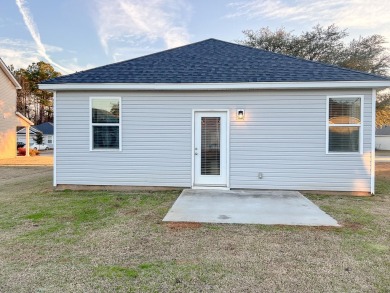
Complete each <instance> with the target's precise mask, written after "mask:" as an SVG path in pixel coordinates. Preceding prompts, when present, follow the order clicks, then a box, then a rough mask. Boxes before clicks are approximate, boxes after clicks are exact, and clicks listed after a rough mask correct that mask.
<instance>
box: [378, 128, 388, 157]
mask: <svg viewBox="0 0 390 293" xmlns="http://www.w3.org/2000/svg"><path fill="white" fill-rule="evenodd" d="M375 148H376V149H377V150H384V151H388V150H390V126H387V125H386V126H383V127H382V128H377V129H376V131H375Z"/></svg>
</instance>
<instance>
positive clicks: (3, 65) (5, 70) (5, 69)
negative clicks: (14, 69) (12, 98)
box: [0, 58, 22, 90]
mask: <svg viewBox="0 0 390 293" xmlns="http://www.w3.org/2000/svg"><path fill="white" fill-rule="evenodd" d="M0 68H1V69H2V70H3V71H4V73H5V75H7V77H8V79H9V80H10V81H11V82H12V83H13V84H14V86H15V88H16V89H18V90H20V89H21V88H22V87H21V86H20V84H19V83H18V81H17V80H16V78H15V77H14V76H13V74H12V73H11V72H10V71H9V69H8V67H7V65H5V63H4V61H3V60H1V58H0Z"/></svg>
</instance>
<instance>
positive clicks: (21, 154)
mask: <svg viewBox="0 0 390 293" xmlns="http://www.w3.org/2000/svg"><path fill="white" fill-rule="evenodd" d="M25 155H26V148H18V156H25Z"/></svg>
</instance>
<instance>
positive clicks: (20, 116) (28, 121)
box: [15, 112, 34, 125]
mask: <svg viewBox="0 0 390 293" xmlns="http://www.w3.org/2000/svg"><path fill="white" fill-rule="evenodd" d="M15 114H16V116H18V117H19V118H20V119H22V120H23V121H25V122H26V123H27V124H29V125H34V122H32V121H31V120H30V119H28V118H27V117H26V116H24V115H23V114H22V113H20V112H15Z"/></svg>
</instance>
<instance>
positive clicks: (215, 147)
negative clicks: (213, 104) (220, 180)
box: [201, 117, 221, 175]
mask: <svg viewBox="0 0 390 293" xmlns="http://www.w3.org/2000/svg"><path fill="white" fill-rule="evenodd" d="M220 120H221V118H219V117H202V131H201V137H202V140H201V148H202V157H201V174H202V175H219V174H220V161H221V156H220V137H221V121H220Z"/></svg>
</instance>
